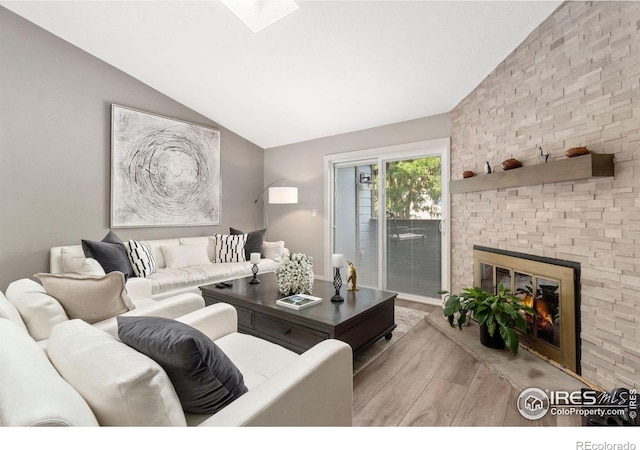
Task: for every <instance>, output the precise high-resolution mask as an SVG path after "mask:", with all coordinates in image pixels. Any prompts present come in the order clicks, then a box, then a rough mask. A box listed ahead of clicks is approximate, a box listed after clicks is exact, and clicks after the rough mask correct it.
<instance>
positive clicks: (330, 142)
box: [264, 113, 451, 277]
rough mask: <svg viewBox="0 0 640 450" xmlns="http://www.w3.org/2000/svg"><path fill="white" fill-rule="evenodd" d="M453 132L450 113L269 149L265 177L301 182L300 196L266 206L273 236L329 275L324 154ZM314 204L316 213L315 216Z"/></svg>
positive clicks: (318, 270)
mask: <svg viewBox="0 0 640 450" xmlns="http://www.w3.org/2000/svg"><path fill="white" fill-rule="evenodd" d="M450 135H451V118H450V115H449V114H448V113H447V114H440V115H437V116H431V117H425V118H422V119H416V120H411V121H407V122H401V123H396V124H391V125H385V126H382V127H376V128H371V129H368V130H362V131H356V132H353V133H346V134H341V135H337V136H331V137H326V138H321V139H315V140H312V141H307V142H301V143H299V144H291V145H285V146H281V147H274V148H270V149H267V150H265V156H264V180H265V182H267V183H268V182H271V181H273V180H277V179H279V178H285V179H286V184H287V186H297V187H298V202H299V203H298V204H297V205H268V206H267V208H268V212H269V231H268V233H269V238H270V239H271V240H276V239H278V240H279V239H281V240H284V241H285V243H286V245H287V247H288V248H289V250H291V251H292V252H301V253H305V254H307V255H309V256H312V257H313V259H314V270H315V273H316V275H318V276H320V277H327V274H325V273H324V264H325V263H324V256H325V254H326V253H327V252H328V248H329V243H328V242H324V230H325V229H326V227H328V226H329V223H328V218H325V217H324V207H325V192H324V170H325V169H324V156H325V155H329V154H335V153H344V152H350V151H355V150H364V149H370V148H378V147H385V146H390V145H398V144H407V143H411V142H418V141H425V140H431V139H439V138H446V137H449V136H450ZM314 209H315V210H316V211H317V215H316V217H313V216H312V210H314Z"/></svg>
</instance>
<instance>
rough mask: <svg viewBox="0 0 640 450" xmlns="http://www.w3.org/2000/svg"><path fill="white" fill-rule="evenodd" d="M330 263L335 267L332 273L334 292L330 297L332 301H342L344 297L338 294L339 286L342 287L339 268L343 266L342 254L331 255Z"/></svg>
mask: <svg viewBox="0 0 640 450" xmlns="http://www.w3.org/2000/svg"><path fill="white" fill-rule="evenodd" d="M331 265H332V266H333V268H334V269H335V273H334V275H333V287H334V288H335V289H336V294H335V295H334V296H333V297H331V301H332V302H343V301H344V297H342V296H341V295H340V288H341V287H342V277H341V276H340V268H341V267H343V266H344V255H340V254H337V253H336V254H334V255H331Z"/></svg>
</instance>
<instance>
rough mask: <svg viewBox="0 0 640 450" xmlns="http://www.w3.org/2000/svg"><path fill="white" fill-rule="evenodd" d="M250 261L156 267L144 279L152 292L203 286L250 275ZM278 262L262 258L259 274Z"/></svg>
mask: <svg viewBox="0 0 640 450" xmlns="http://www.w3.org/2000/svg"><path fill="white" fill-rule="evenodd" d="M251 266H252V264H251V263H250V262H242V263H237V262H236V263H211V264H202V265H199V266H192V267H183V268H181V269H167V268H164V269H158V270H157V271H156V273H153V274H151V275H149V276H148V277H147V278H146V279H147V280H149V281H151V285H152V288H151V289H152V293H154V294H157V293H160V292H167V291H171V290H174V289H183V288H189V287H196V286H203V285H205V284H211V283H215V282H218V281H222V280H230V279H232V278H240V277H246V276H249V275H251ZM276 267H278V263H276V262H275V261H272V260H270V259H263V260H262V261H260V264H258V269H259V272H258V273H259V274H260V273H263V272H272V271H274V270H275V269H276Z"/></svg>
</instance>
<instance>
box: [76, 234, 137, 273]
mask: <svg viewBox="0 0 640 450" xmlns="http://www.w3.org/2000/svg"><path fill="white" fill-rule="evenodd" d="M82 251H83V252H84V256H86V257H87V258H93V259H95V260H96V261H98V262H99V263H100V265H101V266H102V268H103V269H104V271H105V273H109V272H116V271H117V272H122V273H123V274H124V277H125V279H127V278H130V277H135V276H136V274H135V272H134V271H133V267H132V266H131V261H130V260H129V254H128V252H127V247H126V246H125V244H124V242H122V240H121V239H120V238H119V237H118V236H117V235H116V234H115V233H114V232H113V231H109V233H107V235H106V236H105V237H104V238H103V239H102V241H89V240H87V239H82Z"/></svg>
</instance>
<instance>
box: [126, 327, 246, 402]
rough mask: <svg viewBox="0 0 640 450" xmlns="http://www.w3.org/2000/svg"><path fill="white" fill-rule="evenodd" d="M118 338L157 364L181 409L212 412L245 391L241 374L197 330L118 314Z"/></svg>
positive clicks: (218, 349)
mask: <svg viewBox="0 0 640 450" xmlns="http://www.w3.org/2000/svg"><path fill="white" fill-rule="evenodd" d="M117 320H118V337H119V338H120V340H122V342H125V343H126V344H128V345H130V346H132V347H133V348H135V349H136V350H138V351H140V352H141V353H144V354H145V355H147V356H149V357H150V358H152V359H154V360H155V361H157V362H158V364H160V365H161V366H162V367H163V368H164V370H165V371H166V372H167V375H169V378H170V379H171V382H172V383H173V386H174V387H175V389H176V393H177V394H178V397H179V398H180V401H181V403H182V408H183V409H184V411H186V412H188V413H193V414H215V413H216V412H218V411H219V410H220V409H222V408H224V407H225V406H226V405H228V404H229V403H231V402H233V401H234V400H236V399H237V398H239V397H240V396H241V395H243V394H245V393H246V392H247V391H248V390H247V387H246V386H245V384H244V379H243V377H242V373H240V371H239V370H238V368H237V367H236V366H235V365H234V364H233V362H231V360H230V359H229V357H228V356H227V355H226V354H225V353H224V352H223V351H222V350H221V349H220V348H219V347H218V346H217V345H216V344H215V343H214V342H213V341H212V340H211V339H209V338H208V337H207V336H205V335H204V333H202V332H201V331H199V330H197V329H195V328H193V327H191V326H190V325H187V324H185V323H182V322H178V321H176V320H171V319H164V318H161V317H134V316H128V317H123V316H121V317H118V319H117Z"/></svg>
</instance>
